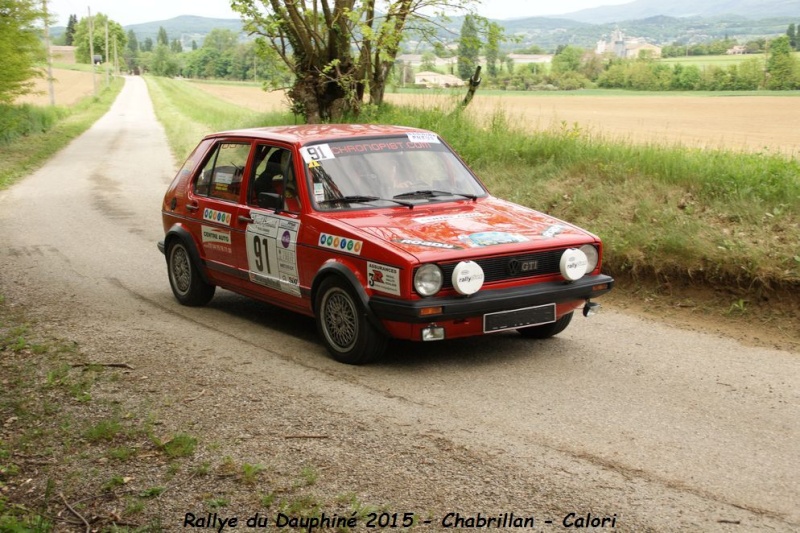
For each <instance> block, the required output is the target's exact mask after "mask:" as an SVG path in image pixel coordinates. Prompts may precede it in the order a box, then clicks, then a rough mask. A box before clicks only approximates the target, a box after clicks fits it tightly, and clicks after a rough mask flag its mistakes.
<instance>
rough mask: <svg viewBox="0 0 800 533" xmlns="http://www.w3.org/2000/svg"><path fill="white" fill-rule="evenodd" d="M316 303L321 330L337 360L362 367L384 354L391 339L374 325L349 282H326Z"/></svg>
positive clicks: (318, 327)
mask: <svg viewBox="0 0 800 533" xmlns="http://www.w3.org/2000/svg"><path fill="white" fill-rule="evenodd" d="M315 303H316V305H315V309H316V320H317V329H318V330H319V333H320V335H321V336H322V338H323V340H324V341H325V346H326V347H327V348H328V351H329V352H330V354H331V355H332V356H333V358H334V359H336V360H337V361H339V362H340V363H346V364H349V365H362V364H365V363H368V362H370V361H373V360H375V359H377V358H378V357H380V356H381V355H382V354H383V352H384V350H385V349H386V344H387V338H386V336H385V335H383V334H381V333H380V332H379V331H378V330H377V329H375V326H373V325H372V324H370V322H369V320H368V319H367V316H366V313H365V310H364V306H363V305H362V304H361V302H360V301H359V300H358V298H357V297H356V296H355V294H354V290H353V289H352V287H350V285H349V284H348V283H347V282H345V281H344V280H342V279H341V278H338V277H329V278H327V279H325V280H323V282H322V284H321V285H320V287H319V290H318V291H317V298H316V302H315Z"/></svg>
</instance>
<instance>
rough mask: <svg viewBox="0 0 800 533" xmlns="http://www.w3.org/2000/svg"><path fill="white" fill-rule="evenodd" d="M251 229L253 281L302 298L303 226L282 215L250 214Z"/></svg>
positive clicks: (248, 237)
mask: <svg viewBox="0 0 800 533" xmlns="http://www.w3.org/2000/svg"><path fill="white" fill-rule="evenodd" d="M250 218H252V219H253V222H252V223H251V224H248V225H247V231H246V232H245V239H246V242H247V268H248V270H249V272H250V281H252V282H253V283H258V284H259V285H265V286H267V287H270V288H272V289H275V290H279V291H283V292H285V293H288V294H292V295H294V296H300V275H299V273H298V271H297V233H298V231H299V230H300V223H299V222H297V221H295V220H289V219H286V218H283V217H281V216H278V215H272V214H266V213H257V212H253V211H251V212H250Z"/></svg>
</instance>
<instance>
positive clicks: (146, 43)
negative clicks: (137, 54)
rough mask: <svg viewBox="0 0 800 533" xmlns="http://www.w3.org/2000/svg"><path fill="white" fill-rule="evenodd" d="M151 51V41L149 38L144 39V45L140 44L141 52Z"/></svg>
mask: <svg viewBox="0 0 800 533" xmlns="http://www.w3.org/2000/svg"><path fill="white" fill-rule="evenodd" d="M152 51H153V39H152V38H151V37H145V38H144V43H142V52H152Z"/></svg>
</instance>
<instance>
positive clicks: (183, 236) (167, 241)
mask: <svg viewBox="0 0 800 533" xmlns="http://www.w3.org/2000/svg"><path fill="white" fill-rule="evenodd" d="M176 240H178V241H181V242H182V243H183V244H184V245H185V246H186V249H187V250H188V251H189V255H190V256H191V258H192V261H194V264H195V265H197V266H198V267H199V266H202V267H203V268H198V269H197V270H198V271H199V272H200V277H201V278H202V279H203V281H204V282H206V283H209V284H212V285H213V284H214V283H213V281H212V280H210V279H209V278H208V275H207V274H206V269H205V266H206V262H205V260H203V258H202V257H201V256H200V251H199V250H198V249H197V243H195V241H194V238H193V237H192V234H191V233H190V232H189V230H187V229H186V228H184V227H183V226H181V225H179V224H175V225H174V226H172V227H171V228H170V229H169V231H167V234H166V235H165V236H164V256H165V257H167V255H168V254H169V248H170V246H171V245H172V243H173V242H175V241H176ZM167 260H168V261H169V259H168V258H167Z"/></svg>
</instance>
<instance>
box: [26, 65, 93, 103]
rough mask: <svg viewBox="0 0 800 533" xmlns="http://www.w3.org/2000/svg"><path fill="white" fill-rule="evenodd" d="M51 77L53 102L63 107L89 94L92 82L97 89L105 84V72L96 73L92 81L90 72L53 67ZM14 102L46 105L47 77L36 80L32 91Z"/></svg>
mask: <svg viewBox="0 0 800 533" xmlns="http://www.w3.org/2000/svg"><path fill="white" fill-rule="evenodd" d="M53 78H54V83H53V91H54V94H55V104H56V105H58V106H65V107H69V106H71V105H75V104H76V103H77V102H78V101H80V100H81V99H82V98H85V97H87V96H90V95H91V94H92V93H93V92H94V83H97V89H98V90H100V88H102V87H103V86H104V84H105V73H98V74H96V75H95V81H94V82H92V73H91V72H80V71H77V70H66V69H53ZM16 103H18V104H33V105H42V106H45V105H48V104H49V103H50V93H49V88H48V83H47V79H46V78H41V79H38V80H36V83H35V84H34V88H33V92H32V93H31V94H26V95H25V96H22V97H20V98H18V99H17V100H16Z"/></svg>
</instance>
